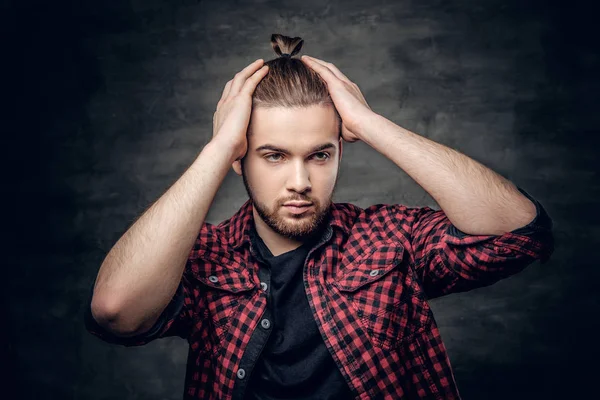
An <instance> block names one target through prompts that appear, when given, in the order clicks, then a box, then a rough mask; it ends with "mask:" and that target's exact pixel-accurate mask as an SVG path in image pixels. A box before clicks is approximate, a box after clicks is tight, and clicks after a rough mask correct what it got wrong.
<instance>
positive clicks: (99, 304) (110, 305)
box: [90, 295, 140, 336]
mask: <svg viewBox="0 0 600 400" xmlns="http://www.w3.org/2000/svg"><path fill="white" fill-rule="evenodd" d="M90 307H91V313H92V317H93V318H94V320H96V322H97V323H98V325H100V326H101V327H102V328H103V329H106V330H107V331H109V332H111V333H113V334H114V335H117V336H134V335H137V334H138V333H139V332H140V325H139V324H137V323H135V322H133V321H132V320H131V319H128V318H126V317H124V316H123V312H122V307H121V306H120V305H119V304H118V303H117V302H115V301H114V300H106V299H102V298H101V297H98V296H95V295H94V296H93V297H92V302H91V305H90Z"/></svg>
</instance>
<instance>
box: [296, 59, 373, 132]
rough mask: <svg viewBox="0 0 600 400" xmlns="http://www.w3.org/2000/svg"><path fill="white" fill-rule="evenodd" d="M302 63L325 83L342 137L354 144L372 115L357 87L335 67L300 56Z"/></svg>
mask: <svg viewBox="0 0 600 400" xmlns="http://www.w3.org/2000/svg"><path fill="white" fill-rule="evenodd" d="M302 61H303V62H304V63H305V64H306V65H308V66H309V67H310V68H312V69H313V70H314V71H315V72H317V73H318V74H319V75H320V76H321V77H322V78H323V80H324V81H325V82H326V83H327V88H328V90H329V95H330V96H331V99H332V100H333V102H334V104H335V108H336V109H337V111H338V113H339V114H340V117H341V118H342V137H343V138H344V140H345V141H347V142H356V141H357V140H361V139H360V134H361V132H362V130H363V129H364V127H365V122H366V121H367V119H368V118H369V117H370V116H372V115H373V114H374V112H373V111H372V110H371V107H369V105H368V104H367V101H366V100H365V98H364V96H363V95H362V93H361V91H360V89H359V88H358V86H357V85H356V84H355V83H354V82H352V81H351V80H350V79H348V77H347V76H346V75H344V74H343V73H342V72H341V71H340V70H339V69H338V68H337V67H336V66H335V65H333V64H332V63H328V62H325V61H322V60H319V59H317V58H314V57H309V56H306V55H303V56H302Z"/></svg>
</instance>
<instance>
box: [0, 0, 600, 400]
mask: <svg viewBox="0 0 600 400" xmlns="http://www.w3.org/2000/svg"><path fill="white" fill-rule="evenodd" d="M590 3H591V2H590ZM583 4H584V2H583V1H564V2H557V1H552V2H544V1H540V0H537V1H517V0H488V1H465V0H463V1H456V0H455V1H441V0H437V1H432V0H420V1H416V0H415V1H404V0H403V1H381V0H379V1H358V0H337V1H325V2H323V1H316V0H305V1H287V2H285V4H282V3H280V2H275V1H256V0H255V1H249V0H248V1H226V0H210V1H209V0H206V1H204V0H203V1H200V2H196V1H192V0H179V1H166V0H151V1H147V0H146V1H142V0H130V1H108V2H107V1H95V2H92V1H74V0H73V1H71V2H69V1H57V2H23V1H21V2H16V1H13V2H11V1H8V2H6V1H5V2H4V3H3V4H2V13H1V18H2V20H1V22H2V24H1V26H2V38H3V42H4V43H5V44H4V45H3V55H4V57H2V58H3V61H2V63H3V67H4V68H5V71H6V72H5V73H4V74H3V75H4V78H5V83H4V93H5V95H6V96H5V99H8V101H7V102H6V103H5V106H4V111H8V112H7V115H6V117H5V118H4V124H3V126H4V129H3V130H4V134H3V141H4V142H3V143H4V146H3V149H4V152H3V153H4V157H3V158H2V160H3V164H4V168H3V170H4V173H5V174H4V175H5V181H4V185H3V187H2V190H3V198H4V204H5V206H4V211H5V216H4V220H5V223H4V229H3V231H4V236H5V241H4V243H5V245H8V246H7V249H6V250H5V251H6V254H8V261H7V262H6V264H5V267H4V270H5V271H7V272H8V273H7V274H5V276H6V277H7V280H5V282H6V283H5V288H4V291H3V295H2V301H3V306H4V307H3V310H4V315H3V316H4V318H3V322H5V323H4V324H3V326H4V328H3V329H1V331H2V338H1V339H2V343H3V346H2V352H3V354H2V360H3V361H4V362H5V363H6V367H7V369H6V370H5V371H7V372H6V373H4V374H3V378H4V379H6V382H5V383H4V386H3V388H2V389H0V393H1V394H0V397H4V396H5V395H6V394H7V393H8V394H9V398H10V397H12V396H14V398H19V399H41V398H44V399H63V400H64V399H128V400H129V399H179V398H181V394H182V390H183V378H184V365H185V361H186V354H187V353H186V351H187V344H186V342H185V341H184V340H182V339H179V338H172V339H171V338H170V339H163V340H159V341H155V342H153V343H151V344H149V345H147V346H144V347H139V348H123V347H117V346H112V345H108V344H106V343H103V342H101V341H99V340H98V339H96V338H95V337H93V336H91V335H90V334H89V333H87V332H86V331H85V329H84V326H83V321H82V316H83V310H84V307H86V306H87V305H88V304H86V295H87V291H88V289H89V287H90V285H92V283H93V281H94V279H95V276H96V273H97V271H98V268H99V266H100V264H101V262H102V260H103V258H104V256H105V255H106V253H107V252H108V251H109V250H110V248H111V246H112V245H113V244H114V243H115V242H116V240H117V239H118V238H119V237H120V236H121V234H123V233H124V232H125V230H126V229H127V228H128V227H129V226H130V224H131V223H132V222H133V220H134V219H135V218H136V217H137V216H138V215H139V214H140V213H141V212H142V211H143V210H144V209H145V208H146V207H148V206H149V205H150V204H151V203H152V202H153V201H154V200H156V199H157V198H158V197H159V196H160V195H161V194H162V193H164V191H165V190H167V189H168V187H169V186H170V185H171V184H172V183H174V182H175V180H176V179H177V178H178V177H179V176H180V175H181V174H182V173H183V172H184V171H185V169H186V168H187V167H188V166H189V165H190V163H191V162H192V161H193V159H194V158H195V157H196V156H197V154H198V153H199V152H200V151H201V149H202V148H203V146H204V145H205V144H206V143H207V142H208V141H209V139H210V138H211V135H212V127H211V123H212V114H213V112H214V109H215V105H216V102H217V101H218V99H219V97H220V93H221V90H222V87H223V86H224V84H225V83H226V82H227V80H229V79H230V78H231V77H232V76H233V74H235V73H236V72H237V71H238V70H240V69H241V68H243V67H244V66H245V65H247V64H248V63H250V62H251V61H253V60H255V59H256V58H259V57H260V58H264V59H271V58H273V57H274V56H275V54H274V53H273V52H272V49H271V47H270V44H269V39H270V35H271V33H283V34H286V35H290V36H301V37H302V38H304V39H305V44H304V48H303V49H302V53H303V54H309V55H313V56H315V57H318V58H321V59H325V60H327V61H331V62H333V63H334V64H336V65H337V66H338V67H339V68H340V69H341V70H342V71H343V72H345V73H346V75H348V76H349V77H350V78H351V79H353V80H354V81H355V82H356V83H357V84H358V85H359V86H360V87H361V88H362V90H363V93H364V95H365V97H366V98H367V100H368V101H369V103H370V105H371V107H372V108H373V110H375V111H376V112H378V113H380V114H382V115H384V116H385V117H387V118H389V119H391V120H393V121H394V122H396V123H397V124H399V125H401V126H403V127H405V128H407V129H410V130H412V131H414V132H416V133H419V134H421V135H424V136H426V137H428V138H431V139H433V140H435V141H438V142H440V143H444V144H446V145H448V146H451V147H453V148H456V149H458V150H460V151H462V152H463V153H465V154H467V155H468V156H470V157H472V158H474V159H476V160H478V161H480V162H482V163H483V164H485V165H487V166H488V167H490V168H492V169H494V170H495V171H497V172H498V173H500V174H502V175H503V176H505V177H507V178H509V179H511V180H512V181H513V182H514V183H516V184H518V185H519V186H521V187H523V188H524V189H525V190H527V191H528V192H529V193H530V194H532V195H533V196H534V197H535V198H537V199H538V200H539V201H541V202H542V204H543V205H544V206H545V207H546V209H547V211H548V212H549V214H550V215H551V216H552V218H553V219H554V224H555V225H554V226H555V237H556V244H557V248H556V251H555V253H554V255H553V258H552V260H551V261H550V262H549V263H547V264H545V265H540V264H539V262H536V263H534V264H532V265H531V266H530V267H529V268H528V269H526V270H525V271H524V272H522V273H520V274H518V275H516V276H513V277H511V278H509V279H506V280H504V281H501V282H498V283H497V284H495V285H493V286H491V287H487V288H482V289H478V290H474V291H471V292H468V293H461V294H454V295H450V296H447V297H444V298H440V299H437V300H434V301H432V302H431V305H432V308H433V309H434V312H435V316H436V319H437V321H438V323H439V326H440V330H441V332H442V335H443V338H444V340H445V344H446V346H447V348H448V351H449V356H450V359H451V362H452V365H453V367H454V371H455V374H456V379H457V382H458V386H459V390H460V391H461V393H462V395H463V398H464V399H465V400H472V399H505V398H510V399H531V398H534V399H541V398H544V399H559V398H568V399H571V398H580V397H581V396H584V397H585V395H588V394H589V395H591V394H592V393H594V392H595V393H597V389H596V388H597V386H596V385H597V382H596V381H597V379H598V378H597V376H598V367H597V359H598V355H599V354H598V353H599V352H598V342H597V340H598V339H597V338H596V334H597V332H598V328H599V326H598V318H597V315H598V311H599V309H600V307H599V305H598V299H599V296H598V291H597V281H598V277H599V276H600V268H598V262H597V254H598V253H596V251H597V249H598V246H599V245H600V242H599V240H598V234H600V218H599V216H600V214H599V213H598V212H597V205H598V200H597V199H598V195H599V189H600V185H599V184H598V179H597V177H598V175H597V172H598V168H597V167H598V161H597V150H596V146H595V144H596V143H597V135H598V130H599V126H600V124H599V117H598V115H599V113H598V111H597V107H598V104H599V102H598V96H597V94H596V92H597V91H598V89H599V86H600V85H599V80H598V78H597V76H596V72H597V71H599V70H600V62H599V60H600V59H599V54H600V53H599V51H598V48H597V47H596V43H595V38H597V37H598V35H597V32H596V26H597V25H598V23H597V17H596V15H597V14H595V13H594V12H593V11H594V10H592V9H591V8H590V7H588V6H585V7H584V6H583ZM245 200H246V193H245V190H244V187H243V183H242V180H241V178H240V177H238V176H237V175H235V173H234V172H233V171H232V170H230V173H229V175H228V176H227V178H226V180H225V182H224V183H223V186H222V187H221V189H220V190H219V192H218V194H217V197H216V199H215V201H214V203H213V205H212V208H211V210H210V214H209V216H208V219H207V221H208V222H211V223H218V222H220V221H222V220H223V219H226V218H229V217H230V216H231V215H232V214H233V213H234V212H235V211H237V209H238V208H239V207H240V206H241V205H242V204H243V202H244V201H245ZM334 201H338V202H352V203H355V204H357V205H360V206H362V207H366V206H369V205H371V204H376V203H404V204H407V205H411V206H431V207H434V208H439V207H438V206H437V205H436V203H435V202H434V201H433V200H432V199H431V197H429V196H428V195H427V193H426V192H425V191H424V190H423V189H422V188H421V187H420V186H418V185H417V184H416V183H415V182H414V181H413V180H412V179H411V178H410V177H409V176H408V175H406V174H405V173H404V172H403V171H401V170H400V169H398V168H397V167H396V166H395V165H394V164H393V163H392V162H391V161H390V160H388V159H387V158H385V157H384V156H382V155H380V154H379V153H377V152H376V151H375V150H373V149H372V148H370V147H369V146H368V145H366V144H364V143H360V142H359V143H354V144H348V143H346V147H345V151H344V158H343V161H342V170H341V174H340V178H339V183H338V188H337V192H336V195H335V197H334ZM11 391H16V392H17V393H16V394H15V393H13V394H10V392H11Z"/></svg>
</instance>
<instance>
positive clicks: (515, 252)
mask: <svg viewBox="0 0 600 400" xmlns="http://www.w3.org/2000/svg"><path fill="white" fill-rule="evenodd" d="M518 189H519V191H520V192H521V193H523V194H524V195H525V196H527V198H529V199H530V200H531V201H532V202H533V203H534V204H535V206H536V216H535V218H534V219H533V220H532V221H531V222H530V223H529V224H527V225H525V226H523V227H521V228H518V229H515V230H513V231H511V232H506V233H505V234H503V235H469V234H467V233H464V232H462V231H460V230H459V229H457V228H456V227H455V226H454V225H452V223H451V222H450V220H449V219H448V217H447V216H446V214H445V213H444V212H443V210H434V209H432V208H430V207H422V208H408V209H406V213H407V215H406V218H407V219H408V221H410V222H409V225H410V241H411V248H412V251H413V256H414V259H415V270H416V272H417V274H418V276H419V277H420V279H421V281H422V282H421V283H422V285H423V289H424V291H425V293H426V295H427V296H428V297H429V298H435V297H439V296H443V295H447V294H450V293H456V292H465V291H469V290H472V289H475V288H479V287H483V286H489V285H491V284H493V283H495V282H497V281H499V280H501V279H504V278H506V277H509V276H511V275H513V274H515V273H517V272H519V271H521V270H523V269H524V268H525V267H527V266H528V265H529V264H531V263H532V262H534V261H536V260H540V261H541V263H546V262H547V261H548V260H549V259H550V256H551V254H552V253H553V251H554V236H553V233H552V225H553V223H552V219H551V218H550V216H549V215H548V213H547V212H546V210H545V209H544V207H543V206H542V205H541V204H540V202H538V201H537V200H536V199H534V198H533V197H532V196H531V195H529V193H527V192H526V191H525V190H523V189H522V188H520V187H518Z"/></svg>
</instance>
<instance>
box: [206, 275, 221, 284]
mask: <svg viewBox="0 0 600 400" xmlns="http://www.w3.org/2000/svg"><path fill="white" fill-rule="evenodd" d="M208 280H209V281H211V282H212V283H216V282H218V281H219V278H217V277H216V276H214V275H211V276H209V277H208Z"/></svg>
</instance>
